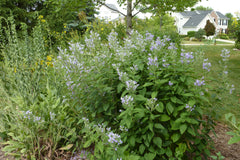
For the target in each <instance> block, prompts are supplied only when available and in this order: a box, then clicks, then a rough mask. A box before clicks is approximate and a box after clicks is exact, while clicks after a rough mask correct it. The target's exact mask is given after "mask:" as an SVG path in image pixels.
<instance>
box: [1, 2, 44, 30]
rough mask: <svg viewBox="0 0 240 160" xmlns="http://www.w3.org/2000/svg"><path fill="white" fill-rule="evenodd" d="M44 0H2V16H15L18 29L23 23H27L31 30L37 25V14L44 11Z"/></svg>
mask: <svg viewBox="0 0 240 160" xmlns="http://www.w3.org/2000/svg"><path fill="white" fill-rule="evenodd" d="M43 3H44V0H31V1H29V0H18V1H16V0H1V1H0V15H1V17H4V18H8V17H10V16H13V17H14V19H15V23H16V26H17V29H19V28H20V24H21V23H25V24H27V25H28V27H29V28H32V27H33V26H34V25H35V24H36V18H35V12H37V11H41V10H43Z"/></svg>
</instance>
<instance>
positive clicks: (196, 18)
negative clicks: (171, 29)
mask: <svg viewBox="0 0 240 160" xmlns="http://www.w3.org/2000/svg"><path fill="white" fill-rule="evenodd" d="M208 14H209V12H203V13H200V14H195V15H192V16H191V17H190V18H189V20H188V21H187V22H186V23H185V24H184V25H183V27H196V26H198V25H199V24H200V23H201V22H202V20H203V19H204V18H205V17H206V16H207V15H208Z"/></svg>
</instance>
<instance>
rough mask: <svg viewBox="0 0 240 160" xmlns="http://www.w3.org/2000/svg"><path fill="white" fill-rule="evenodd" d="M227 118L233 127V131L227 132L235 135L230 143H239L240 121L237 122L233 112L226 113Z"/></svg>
mask: <svg viewBox="0 0 240 160" xmlns="http://www.w3.org/2000/svg"><path fill="white" fill-rule="evenodd" d="M225 118H226V120H227V122H228V123H230V125H231V126H232V127H233V131H231V132H228V133H227V134H229V135H231V136H233V137H232V138H231V139H230V140H229V141H228V144H233V143H238V142H240V123H239V122H237V120H236V117H235V116H234V114H232V113H228V114H226V115H225Z"/></svg>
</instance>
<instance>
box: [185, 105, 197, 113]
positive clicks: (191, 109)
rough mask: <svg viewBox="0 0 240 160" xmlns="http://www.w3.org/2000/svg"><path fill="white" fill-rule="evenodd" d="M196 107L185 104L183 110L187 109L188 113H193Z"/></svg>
mask: <svg viewBox="0 0 240 160" xmlns="http://www.w3.org/2000/svg"><path fill="white" fill-rule="evenodd" d="M195 107H196V106H195V105H194V106H189V104H186V106H185V108H186V109H189V110H190V111H193V110H194V108H195Z"/></svg>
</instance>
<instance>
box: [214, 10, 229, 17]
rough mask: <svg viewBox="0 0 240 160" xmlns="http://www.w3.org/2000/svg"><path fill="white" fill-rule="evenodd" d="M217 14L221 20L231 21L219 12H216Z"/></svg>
mask: <svg viewBox="0 0 240 160" xmlns="http://www.w3.org/2000/svg"><path fill="white" fill-rule="evenodd" d="M216 13H217V15H218V17H219V18H221V19H229V18H228V17H226V16H224V15H223V14H222V13H221V12H219V11H216Z"/></svg>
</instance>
